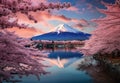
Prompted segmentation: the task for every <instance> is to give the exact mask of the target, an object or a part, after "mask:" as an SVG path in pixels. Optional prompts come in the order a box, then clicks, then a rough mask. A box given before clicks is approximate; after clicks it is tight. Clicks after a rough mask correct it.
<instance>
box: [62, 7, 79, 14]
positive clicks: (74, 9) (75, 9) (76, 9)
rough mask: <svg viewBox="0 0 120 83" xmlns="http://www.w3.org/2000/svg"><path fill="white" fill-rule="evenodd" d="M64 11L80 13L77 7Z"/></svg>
mask: <svg viewBox="0 0 120 83" xmlns="http://www.w3.org/2000/svg"><path fill="white" fill-rule="evenodd" d="M64 10H67V11H72V12H76V13H79V9H78V8H77V7H75V6H71V7H69V8H67V9H64Z"/></svg>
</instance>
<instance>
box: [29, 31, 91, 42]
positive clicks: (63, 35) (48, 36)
mask: <svg viewBox="0 0 120 83" xmlns="http://www.w3.org/2000/svg"><path fill="white" fill-rule="evenodd" d="M90 36H91V34H87V33H83V32H77V33H73V32H60V33H59V34H58V32H49V33H45V34H42V35H38V36H33V37H32V38H31V39H32V40H50V41H55V40H57V41H66V40H87V39H89V37H90Z"/></svg>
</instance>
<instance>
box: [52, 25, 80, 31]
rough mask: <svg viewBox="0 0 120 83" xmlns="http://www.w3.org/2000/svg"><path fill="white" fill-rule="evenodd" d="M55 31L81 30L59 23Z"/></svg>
mask: <svg viewBox="0 0 120 83" xmlns="http://www.w3.org/2000/svg"><path fill="white" fill-rule="evenodd" d="M54 31H55V32H57V33H60V32H73V33H78V32H79V31H78V30H76V29H74V28H72V27H71V26H69V25H67V24H60V25H58V26H57V27H56V28H55V30H54Z"/></svg>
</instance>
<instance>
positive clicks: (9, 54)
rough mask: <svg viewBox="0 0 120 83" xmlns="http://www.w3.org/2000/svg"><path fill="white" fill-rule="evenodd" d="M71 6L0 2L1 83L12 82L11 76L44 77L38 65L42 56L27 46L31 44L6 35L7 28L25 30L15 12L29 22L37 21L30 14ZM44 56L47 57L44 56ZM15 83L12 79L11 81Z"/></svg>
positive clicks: (18, 0) (12, 0)
mask: <svg viewBox="0 0 120 83" xmlns="http://www.w3.org/2000/svg"><path fill="white" fill-rule="evenodd" d="M69 6H70V3H63V4H61V3H48V2H45V3H43V2H41V0H0V83H2V81H3V80H5V81H11V78H12V77H13V74H18V75H20V77H21V76H22V75H24V74H25V75H29V74H34V75H36V76H37V77H38V76H39V75H40V74H45V73H46V72H45V71H44V69H43V67H44V65H42V64H41V61H42V57H43V54H41V52H40V51H39V50H37V49H34V48H32V47H30V44H31V41H30V40H29V39H23V38H19V37H18V36H16V35H15V34H14V33H11V32H8V31H6V30H5V29H6V28H12V27H18V28H26V27H28V26H27V25H25V24H19V23H18V20H19V18H18V17H17V13H18V12H19V13H21V14H24V15H26V16H27V17H28V19H29V20H31V21H34V22H35V23H36V22H37V20H36V19H35V17H33V16H32V15H31V14H30V12H33V13H36V11H44V10H51V9H52V10H53V9H61V8H67V7H69ZM44 57H46V56H45V55H44ZM13 82H15V80H13Z"/></svg>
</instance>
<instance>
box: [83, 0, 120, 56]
mask: <svg viewBox="0 0 120 83" xmlns="http://www.w3.org/2000/svg"><path fill="white" fill-rule="evenodd" d="M103 4H104V5H105V6H106V7H107V9H98V10H99V11H100V12H101V13H103V14H105V15H106V17H104V18H99V19H96V20H93V21H94V22H96V23H97V24H98V28H97V29H96V30H95V31H93V33H92V36H91V38H90V39H89V40H87V41H86V44H85V46H84V47H83V49H82V52H83V53H84V54H85V55H93V54H98V53H99V54H106V55H107V54H108V55H112V56H120V0H116V2H115V4H108V3H104V2H103Z"/></svg>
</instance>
